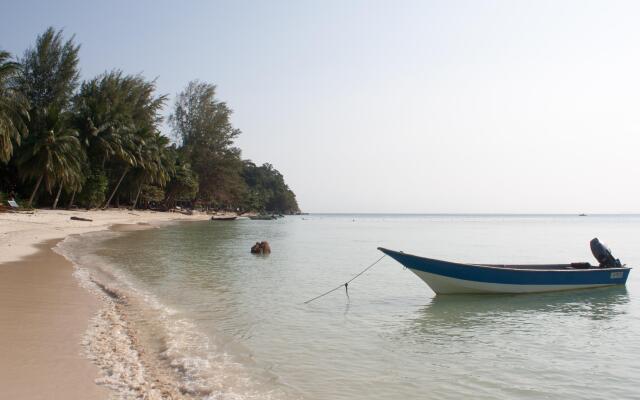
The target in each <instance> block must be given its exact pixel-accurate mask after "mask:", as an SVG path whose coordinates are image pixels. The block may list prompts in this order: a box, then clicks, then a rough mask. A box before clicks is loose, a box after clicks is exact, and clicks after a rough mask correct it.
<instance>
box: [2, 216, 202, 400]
mask: <svg viewBox="0 0 640 400" xmlns="http://www.w3.org/2000/svg"><path fill="white" fill-rule="evenodd" d="M72 216H78V217H82V218H88V219H92V220H93V221H91V222H88V221H72V220H70V217H72ZM209 218H210V217H209V216H208V215H206V214H194V215H192V216H186V215H182V214H175V213H159V212H148V211H137V210H136V211H135V212H132V211H128V210H108V211H88V212H83V211H62V210H38V211H36V212H35V213H33V214H26V213H16V214H0V238H2V241H1V242H0V304H2V307H0V326H2V329H0V354H3V361H2V362H1V363H0V387H2V388H3V395H7V396H9V397H11V398H20V399H45V398H46V399H51V398H64V399H106V398H108V397H109V395H110V394H111V391H110V390H109V389H108V388H106V387H104V386H101V385H98V384H96V380H97V379H99V368H98V367H97V366H96V365H94V363H92V362H91V361H90V360H89V358H87V356H86V349H85V348H84V347H83V345H82V340H83V337H84V336H85V334H86V332H87V329H88V328H89V327H90V324H91V320H92V318H93V317H94V316H95V315H96V313H98V312H99V311H100V310H101V308H102V307H103V306H104V304H102V303H103V301H101V300H100V299H99V298H98V296H96V295H95V294H93V293H90V291H89V290H86V289H85V288H83V287H82V286H81V284H80V282H79V281H78V279H76V277H74V276H73V272H74V270H75V268H74V266H73V264H72V263H71V262H70V261H69V260H67V259H66V258H65V257H64V256H62V255H60V254H58V253H57V252H56V251H54V250H53V248H54V247H55V246H56V244H57V243H58V242H59V241H60V240H62V239H64V238H65V237H67V236H69V235H74V234H82V233H87V232H95V231H101V230H107V229H110V228H111V229H114V230H118V231H129V230H139V229H149V228H152V227H153V225H154V224H160V223H164V222H171V221H198V220H206V219H209Z"/></svg>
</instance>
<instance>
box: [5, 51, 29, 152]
mask: <svg viewBox="0 0 640 400" xmlns="http://www.w3.org/2000/svg"><path fill="white" fill-rule="evenodd" d="M10 59H11V56H10V54H9V53H7V52H6V51H0V162H3V163H6V162H8V161H9V159H10V158H11V156H12V155H13V145H14V143H15V145H17V146H19V145H20V140H21V139H22V138H23V137H24V136H26V135H27V132H28V128H27V123H28V122H29V102H28V101H27V98H26V97H25V96H24V95H23V94H22V92H21V91H20V90H19V89H18V87H17V84H16V78H17V76H18V73H19V72H20V64H18V63H17V62H13V61H10Z"/></svg>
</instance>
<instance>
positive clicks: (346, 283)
mask: <svg viewBox="0 0 640 400" xmlns="http://www.w3.org/2000/svg"><path fill="white" fill-rule="evenodd" d="M386 256H387V255H386V254H385V255H383V256H382V257H380V258H378V259H377V260H376V262H374V263H373V264H371V265H369V266H368V267H367V268H365V269H363V270H362V271H360V272H359V273H358V274H357V275H356V276H354V277H353V278H351V279H349V280H348V281H346V282H345V283H343V284H341V285H339V286H336V287H335V288H333V289H331V290H329V291H327V292H324V293H322V294H321V295H320V296H316V297H314V298H313V299H309V300H307V301H305V302H304V304H309V303H311V302H312V301H314V300H318V299H319V298H321V297H324V296H326V295H328V294H329V293H332V292H335V291H336V290H338V289H340V288H342V287H344V291H345V293H346V294H347V297H349V284H350V283H351V282H353V281H354V280H355V279H356V278H357V277H359V276H360V275H362V274H364V273H365V272H367V271H368V270H369V269H370V268H371V267H373V266H374V265H376V264H377V263H379V262H380V261H382V259H383V258H385V257H386Z"/></svg>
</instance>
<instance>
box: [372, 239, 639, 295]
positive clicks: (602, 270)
mask: <svg viewBox="0 0 640 400" xmlns="http://www.w3.org/2000/svg"><path fill="white" fill-rule="evenodd" d="M594 241H595V242H594ZM598 246H602V247H598ZM594 248H595V249H594ZM378 250H380V251H382V252H383V253H384V254H386V255H388V256H389V257H391V258H393V259H394V260H396V261H398V262H399V263H400V264H402V265H404V266H405V267H406V268H408V269H410V270H411V271H412V272H413V273H414V274H416V275H417V276H418V277H419V278H420V279H422V280H423V281H424V282H425V283H426V284H427V285H429V287H430V288H431V289H432V290H433V291H434V292H436V294H459V293H536V292H551V291H558V290H573V289H585V288H595V287H603V286H613V285H624V284H625V283H626V282H627V277H628V276H629V271H630V270H631V268H627V267H625V266H624V265H621V264H620V261H619V260H617V259H614V258H613V256H612V255H611V252H610V251H609V249H608V248H606V246H604V245H602V244H601V243H600V242H599V241H598V239H597V238H596V239H594V240H592V241H591V250H592V251H593V253H594V256H596V259H598V261H599V262H600V265H599V266H593V265H591V264H589V263H572V264H548V265H498V264H463V263H456V262H450V261H442V260H435V259H431V258H424V257H418V256H415V255H411V254H406V253H403V252H399V251H394V250H389V249H385V248H382V247H379V248H378Z"/></svg>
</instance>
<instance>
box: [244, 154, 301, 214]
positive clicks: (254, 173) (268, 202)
mask: <svg viewBox="0 0 640 400" xmlns="http://www.w3.org/2000/svg"><path fill="white" fill-rule="evenodd" d="M242 177H243V178H244V180H245V182H246V184H247V186H248V193H249V194H248V196H247V197H246V202H245V204H244V207H245V208H247V209H251V210H255V211H260V212H265V211H268V212H277V213H285V214H290V213H295V212H298V211H300V209H299V208H298V202H297V201H296V197H295V194H293V192H292V191H291V190H290V189H289V187H288V186H287V184H286V183H285V182H284V177H283V176H282V174H281V173H280V172H278V170H276V169H275V168H273V166H272V165H271V164H263V165H262V166H259V167H258V166H256V165H255V164H254V163H252V162H251V161H245V162H244V169H243V171H242Z"/></svg>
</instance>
